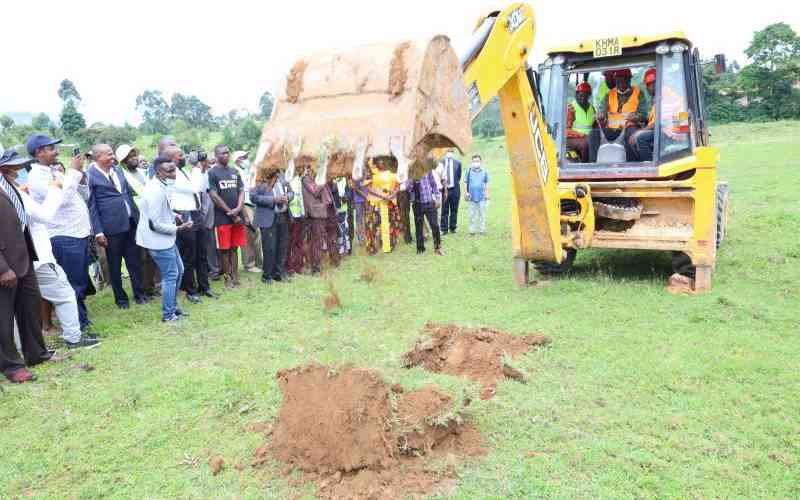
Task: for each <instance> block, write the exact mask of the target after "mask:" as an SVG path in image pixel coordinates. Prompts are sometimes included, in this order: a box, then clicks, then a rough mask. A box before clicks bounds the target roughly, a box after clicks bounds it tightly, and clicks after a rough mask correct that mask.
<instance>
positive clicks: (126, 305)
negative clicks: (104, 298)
mask: <svg viewBox="0 0 800 500" xmlns="http://www.w3.org/2000/svg"><path fill="white" fill-rule="evenodd" d="M117 307H119V308H120V309H130V308H131V305H130V304H129V303H127V302H122V303H120V304H117Z"/></svg>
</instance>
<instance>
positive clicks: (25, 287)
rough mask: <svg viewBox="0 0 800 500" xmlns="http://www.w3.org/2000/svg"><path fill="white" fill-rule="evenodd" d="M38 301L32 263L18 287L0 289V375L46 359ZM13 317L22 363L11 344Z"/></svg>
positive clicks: (39, 302)
mask: <svg viewBox="0 0 800 500" xmlns="http://www.w3.org/2000/svg"><path fill="white" fill-rule="evenodd" d="M41 301H42V296H41V295H40V293H39V283H38V282H37V281H36V273H35V272H34V271H33V263H31V268H30V270H29V271H28V274H26V275H25V276H23V277H22V278H18V279H17V286H15V287H14V288H0V372H3V374H4V375H11V374H12V373H14V372H15V371H17V370H19V369H20V368H25V365H26V364H28V365H36V364H39V363H41V362H42V361H45V360H46V359H48V358H49V355H48V352H47V346H46V345H45V343H44V337H42V319H41ZM14 318H16V319H17V327H19V340H20V344H21V345H22V354H23V356H24V360H23V358H21V357H20V355H19V352H18V351H17V346H16V344H15V343H14Z"/></svg>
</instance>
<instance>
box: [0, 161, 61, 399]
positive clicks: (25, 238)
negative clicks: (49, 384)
mask: <svg viewBox="0 0 800 500" xmlns="http://www.w3.org/2000/svg"><path fill="white" fill-rule="evenodd" d="M29 163H30V160H27V159H25V158H20V157H19V155H17V153H15V152H13V151H4V152H2V154H0V172H2V173H3V175H0V371H1V372H2V373H3V375H5V376H6V378H8V379H9V380H10V381H11V382H15V383H19V384H21V383H23V382H30V381H32V380H36V377H35V376H34V375H33V374H32V373H31V372H29V371H28V370H27V368H25V365H26V364H27V365H29V366H30V365H36V364H39V363H42V362H44V361H47V360H48V359H50V358H52V356H53V354H54V353H53V352H51V351H49V350H48V349H47V346H46V345H45V343H44V337H43V336H42V321H41V312H40V311H41V309H40V308H41V300H42V298H41V295H39V285H38V284H37V281H36V274H35V273H34V270H33V262H34V261H35V260H37V255H36V249H35V247H34V244H33V239H32V238H31V233H30V227H29V224H30V222H29V220H28V216H27V213H26V212H25V205H24V204H23V201H22V197H21V196H20V193H19V190H17V188H16V187H15V186H14V185H13V184H12V183H9V182H8V181H7V180H6V176H7V175H9V176H13V177H16V172H13V173H11V171H18V170H20V169H22V168H23V167H25V166H26V165H28V164H29ZM14 320H16V322H17V325H18V327H19V337H20V344H21V345H22V351H23V353H24V361H23V358H22V357H20V355H19V352H18V351H17V346H16V345H15V343H14Z"/></svg>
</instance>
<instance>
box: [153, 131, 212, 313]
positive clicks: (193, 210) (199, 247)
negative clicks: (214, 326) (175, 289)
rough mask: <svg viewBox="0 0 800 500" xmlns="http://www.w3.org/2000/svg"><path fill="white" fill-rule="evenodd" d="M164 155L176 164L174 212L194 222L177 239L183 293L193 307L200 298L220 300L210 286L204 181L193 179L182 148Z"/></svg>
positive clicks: (173, 188) (168, 149)
mask: <svg viewBox="0 0 800 500" xmlns="http://www.w3.org/2000/svg"><path fill="white" fill-rule="evenodd" d="M164 156H165V157H166V158H167V159H168V160H169V161H170V163H172V164H174V165H175V166H176V167H177V169H176V171H175V185H174V186H172V188H171V189H170V190H169V194H170V203H171V205H172V210H174V211H175V213H176V214H177V215H178V216H179V217H180V220H181V221H182V222H188V221H192V223H193V224H192V228H191V229H189V230H186V231H181V232H180V233H178V236H177V244H178V251H179V253H180V255H181V259H182V261H183V281H182V282H181V286H180V288H181V290H183V291H184V292H186V300H188V301H189V302H191V303H192V304H197V303H199V302H200V295H203V296H205V297H209V298H212V299H213V298H216V295H214V293H213V292H212V291H211V285H209V283H208V259H207V257H206V242H205V241H204V239H203V237H204V235H205V234H206V232H205V227H204V224H203V223H204V221H203V217H202V214H201V211H200V208H201V206H200V204H201V200H200V192H201V191H202V189H203V185H202V178H201V177H192V175H191V174H190V173H189V172H188V171H187V170H188V168H187V167H186V159H185V158H184V156H183V151H181V150H180V148H176V147H173V146H170V147H168V148H167V149H165V150H164Z"/></svg>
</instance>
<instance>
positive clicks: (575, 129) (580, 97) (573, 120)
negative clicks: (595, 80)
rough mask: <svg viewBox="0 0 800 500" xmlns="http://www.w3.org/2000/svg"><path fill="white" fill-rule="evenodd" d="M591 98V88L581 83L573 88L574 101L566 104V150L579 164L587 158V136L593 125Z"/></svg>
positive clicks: (585, 83)
mask: <svg viewBox="0 0 800 500" xmlns="http://www.w3.org/2000/svg"><path fill="white" fill-rule="evenodd" d="M591 96H592V86H591V85H589V83H588V82H581V83H579V84H578V86H577V87H576V88H575V99H573V100H572V102H570V103H569V104H567V149H569V150H572V151H575V152H576V153H577V154H578V157H579V159H580V161H581V163H585V162H586V160H587V159H588V158H589V134H590V133H591V132H592V127H594V124H595V119H594V116H595V110H594V106H593V105H592V103H591V102H590V100H589V99H590V98H591Z"/></svg>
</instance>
